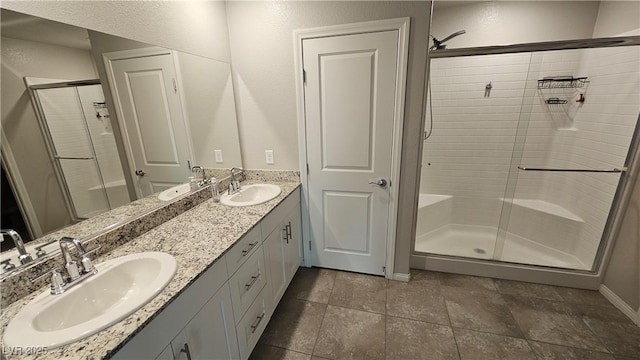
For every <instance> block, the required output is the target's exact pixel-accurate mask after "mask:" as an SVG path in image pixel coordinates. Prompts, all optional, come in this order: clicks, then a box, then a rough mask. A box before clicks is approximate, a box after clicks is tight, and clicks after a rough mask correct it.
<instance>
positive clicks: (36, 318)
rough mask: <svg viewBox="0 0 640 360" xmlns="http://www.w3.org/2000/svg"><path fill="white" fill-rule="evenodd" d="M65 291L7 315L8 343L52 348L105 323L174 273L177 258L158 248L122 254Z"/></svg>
mask: <svg viewBox="0 0 640 360" xmlns="http://www.w3.org/2000/svg"><path fill="white" fill-rule="evenodd" d="M96 268H97V269H98V273H97V274H96V275H93V276H91V277H89V278H87V279H86V280H84V281H83V282H82V283H80V284H78V285H76V286H75V287H72V288H71V289H69V290H67V291H66V292H64V293H63V294H60V295H51V293H50V292H49V290H46V291H44V292H43V293H42V294H40V295H38V296H37V297H36V298H35V299H33V300H32V301H31V302H30V303H29V304H27V305H26V306H24V308H22V310H21V311H20V312H19V313H18V314H17V315H16V316H14V317H13V319H11V321H10V322H9V324H8V325H7V328H6V330H5V332H4V335H3V337H4V339H3V342H4V345H5V346H8V347H22V348H23V349H25V348H28V347H29V346H31V347H34V346H38V347H39V346H44V347H46V348H48V349H53V348H56V347H59V346H62V345H66V344H70V343H72V342H74V341H78V340H80V339H83V338H85V337H87V336H89V335H92V334H95V333H97V332H98V331H100V330H102V329H105V328H107V327H109V326H111V325H113V324H115V323H116V322H118V321H120V320H122V319H124V318H125V317H126V316H128V315H129V314H131V313H133V312H134V311H136V310H138V309H139V308H141V307H142V306H143V305H145V304H146V303H148V302H149V301H151V299H153V298H154V297H155V296H156V295H158V294H159V293H160V291H162V289H164V287H165V286H166V285H167V284H168V283H169V281H170V280H171V279H172V278H173V276H174V275H175V272H176V260H175V259H174V258H173V256H171V255H169V254H165V253H161V252H144V253H138V254H131V255H126V256H122V257H119V258H116V259H112V260H108V261H105V262H104V263H101V264H99V265H97V266H96Z"/></svg>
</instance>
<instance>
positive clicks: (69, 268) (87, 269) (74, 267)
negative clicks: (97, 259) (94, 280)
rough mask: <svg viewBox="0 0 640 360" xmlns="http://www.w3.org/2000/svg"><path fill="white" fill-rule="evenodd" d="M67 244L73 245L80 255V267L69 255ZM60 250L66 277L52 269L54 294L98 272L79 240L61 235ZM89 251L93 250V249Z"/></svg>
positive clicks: (52, 289) (52, 290) (52, 291)
mask: <svg viewBox="0 0 640 360" xmlns="http://www.w3.org/2000/svg"><path fill="white" fill-rule="evenodd" d="M69 245H73V246H74V247H75V248H76V250H78V256H79V257H80V267H78V263H77V262H76V261H74V260H73V257H72V256H71V252H70V251H69ZM60 250H61V251H62V257H63V258H64V268H65V270H66V273H67V274H66V275H67V276H66V278H64V277H63V276H62V274H60V273H59V272H58V271H57V270H53V271H52V275H51V293H52V294H54V295H58V294H62V293H63V292H65V291H66V290H67V289H69V288H71V287H73V286H75V285H76V284H78V283H80V282H81V281H82V280H84V279H86V278H88V277H89V276H91V275H94V274H96V273H97V272H98V269H96V268H95V267H94V266H93V263H92V262H91V259H90V258H89V252H88V251H87V250H86V249H85V247H84V245H83V244H82V242H80V240H78V239H75V238H70V237H63V238H62V239H60ZM94 250H95V249H94ZM91 252H93V250H92V251H91Z"/></svg>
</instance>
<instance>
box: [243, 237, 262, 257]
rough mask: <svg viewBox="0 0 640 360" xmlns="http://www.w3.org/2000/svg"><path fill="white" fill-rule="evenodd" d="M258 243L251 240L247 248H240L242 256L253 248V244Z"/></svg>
mask: <svg viewBox="0 0 640 360" xmlns="http://www.w3.org/2000/svg"><path fill="white" fill-rule="evenodd" d="M256 245H258V242H257V241H256V242H252V243H251V244H249V246H247V248H246V249H245V250H242V256H247V254H248V253H249V251H251V249H253V247H254V246H256Z"/></svg>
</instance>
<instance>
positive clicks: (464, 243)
mask: <svg viewBox="0 0 640 360" xmlns="http://www.w3.org/2000/svg"><path fill="white" fill-rule="evenodd" d="M497 233H498V229H497V228H496V227H492V226H482V225H462V224H447V225H444V226H441V227H439V228H438V229H436V230H433V231H431V232H428V233H426V234H422V235H419V236H416V242H415V251H416V252H420V253H430V254H438V255H449V256H458V257H467V258H474V259H484V260H497V261H505V262H512V263H519V264H529V265H542V266H551V267H561V268H568V269H578V270H588V269H589V267H588V266H586V265H585V264H584V263H582V262H581V261H580V260H579V259H578V258H576V257H575V256H573V255H570V254H567V253H565V252H562V251H560V250H557V249H553V248H550V247H548V246H545V245H542V244H539V243H537V242H535V241H531V240H529V239H525V238H523V237H521V236H518V235H515V234H512V233H507V235H506V239H505V242H504V248H503V250H502V256H497V258H496V259H494V258H493V256H494V251H495V246H496V238H497Z"/></svg>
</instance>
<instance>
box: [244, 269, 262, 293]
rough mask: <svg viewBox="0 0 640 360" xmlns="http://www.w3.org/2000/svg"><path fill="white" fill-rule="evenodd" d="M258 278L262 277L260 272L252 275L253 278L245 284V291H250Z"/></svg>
mask: <svg viewBox="0 0 640 360" xmlns="http://www.w3.org/2000/svg"><path fill="white" fill-rule="evenodd" d="M258 278H260V273H258V274H257V275H253V276H252V277H251V280H250V281H249V282H248V283H246V284H244V287H245V291H249V289H251V287H252V286H253V284H255V283H256V281H258Z"/></svg>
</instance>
